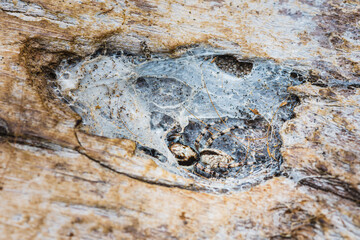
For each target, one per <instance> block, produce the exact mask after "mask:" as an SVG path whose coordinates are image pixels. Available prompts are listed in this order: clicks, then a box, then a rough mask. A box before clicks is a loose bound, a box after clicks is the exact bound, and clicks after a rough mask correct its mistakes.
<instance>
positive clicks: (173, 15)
mask: <svg viewBox="0 0 360 240" xmlns="http://www.w3.org/2000/svg"><path fill="white" fill-rule="evenodd" d="M0 9H1V10H0V102H1V104H0V201H1V207H0V232H1V234H0V238H1V239H149V238H150V239H208V238H210V239H226V238H229V239H230V238H239V239H282V238H294V239H324V238H327V239H358V238H360V208H359V204H360V189H359V186H360V176H359V170H360V88H359V87H360V75H359V72H360V64H359V61H360V53H359V52H360V37H359V36H360V29H359V23H358V19H360V13H359V12H360V5H359V3H358V1H351V0H349V1H337V0H331V1H306V0H303V1H285V0H283V1H265V2H259V1H208V0H206V1H205V0H204V1H184V2H178V1H155V0H148V1H145V0H132V1H115V0H104V1H90V0H84V1H73V0H65V1H57V0H27V1H19V0H18V1H12V0H1V1H0ZM142 42H145V43H146V45H147V47H148V49H149V50H150V51H152V52H171V51H173V50H175V49H177V51H176V52H174V54H176V53H179V52H181V49H182V47H183V46H186V45H194V44H208V45H211V46H213V47H218V48H224V49H229V50H237V51H239V52H241V54H242V57H243V58H244V59H252V58H256V59H273V60H274V61H276V62H278V63H279V64H286V65H289V66H295V67H297V68H298V69H299V71H310V72H311V78H310V80H309V81H307V82H306V83H304V84H302V85H299V86H296V87H291V88H290V89H289V91H290V92H292V93H293V94H296V95H297V96H298V97H299V99H300V101H301V104H300V105H299V106H298V107H296V109H295V113H296V116H295V118H293V119H292V120H290V121H288V122H286V123H285V125H284V126H283V129H282V131H281V136H282V141H283V146H282V150H281V151H282V154H283V158H284V163H283V165H282V170H283V173H284V174H282V176H279V177H274V178H272V179H270V180H268V181H266V182H264V183H262V184H260V185H257V186H255V187H252V188H251V189H248V190H246V191H241V192H232V193H227V194H209V193H205V192H203V191H201V189H198V187H197V185H196V184H195V182H194V180H193V179H187V178H184V177H181V176H178V175H175V174H172V173H170V172H168V171H166V170H165V169H163V168H161V167H160V166H158V165H157V164H156V163H155V162H154V161H153V160H151V159H150V158H145V157H139V156H137V155H134V152H135V148H136V144H135V143H134V142H132V141H130V140H126V139H107V138H104V137H99V136H93V135H89V134H87V133H84V132H82V131H80V130H79V129H78V128H77V126H78V124H79V120H80V118H79V116H78V115H77V114H75V113H74V112H73V111H72V110H71V109H70V108H69V107H68V106H66V105H65V104H64V103H63V102H61V101H60V100H58V99H57V98H56V97H55V95H54V94H53V92H52V91H51V90H50V89H51V86H50V85H49V82H51V80H53V79H54V77H55V76H54V73H53V70H54V69H55V68H56V67H57V66H58V64H59V63H60V61H61V60H63V59H65V58H74V59H76V58H82V57H85V56H87V55H89V54H93V53H94V52H95V51H97V50H99V49H105V50H106V49H119V48H121V49H125V50H128V51H132V52H141V51H144V49H143V48H142V47H141V46H142ZM334 82H335V83H334Z"/></svg>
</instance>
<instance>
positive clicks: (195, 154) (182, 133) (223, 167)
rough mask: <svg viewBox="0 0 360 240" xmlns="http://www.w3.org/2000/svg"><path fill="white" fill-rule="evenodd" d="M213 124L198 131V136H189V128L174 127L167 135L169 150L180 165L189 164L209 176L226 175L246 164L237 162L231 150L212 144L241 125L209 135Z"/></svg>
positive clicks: (202, 174)
mask: <svg viewBox="0 0 360 240" xmlns="http://www.w3.org/2000/svg"><path fill="white" fill-rule="evenodd" d="M213 126H214V124H209V125H207V126H206V127H205V128H203V129H202V131H200V133H199V132H198V135H197V137H196V136H192V137H189V136H188V135H187V133H188V132H187V129H185V130H181V129H179V128H174V129H173V131H171V132H170V134H169V135H168V136H167V138H168V141H169V142H170V144H169V150H170V151H171V152H172V153H173V155H174V156H175V158H176V159H177V161H178V164H179V165H180V166H187V169H189V170H191V171H193V172H194V173H197V174H199V175H201V176H204V177H207V178H221V177H226V176H227V175H228V174H229V173H230V172H232V171H233V170H234V169H235V168H238V167H241V166H242V165H244V164H243V163H244V161H241V162H237V161H235V160H234V158H233V157H232V156H231V155H230V154H228V153H229V150H227V151H226V149H224V148H218V147H212V145H213V142H214V140H216V139H217V138H219V137H221V136H224V135H226V134H229V132H230V131H232V130H234V129H238V128H239V127H238V126H232V127H231V128H227V129H225V130H223V131H220V132H217V133H214V134H212V135H211V134H210V136H209V132H210V128H213ZM199 130H201V129H199ZM189 131H190V132H193V131H194V128H191V129H189ZM185 139H186V140H185ZM190 146H192V147H193V148H192V147H190ZM220 149H221V150H220Z"/></svg>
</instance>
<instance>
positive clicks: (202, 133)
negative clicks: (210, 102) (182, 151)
mask: <svg viewBox="0 0 360 240" xmlns="http://www.w3.org/2000/svg"><path fill="white" fill-rule="evenodd" d="M211 127H212V125H211V124H207V125H206V126H205V127H204V129H203V130H202V131H201V133H200V134H199V136H198V137H197V138H196V139H195V143H194V146H195V149H196V150H197V151H199V149H200V142H201V140H202V139H203V137H204V136H205V134H206V133H207V132H209V133H210V134H211V135H213V133H212V132H211V131H210V130H209V128H211Z"/></svg>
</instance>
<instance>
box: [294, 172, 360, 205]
mask: <svg viewBox="0 0 360 240" xmlns="http://www.w3.org/2000/svg"><path fill="white" fill-rule="evenodd" d="M299 183H300V184H301V185H306V186H308V187H311V188H314V189H317V190H322V191H324V192H329V193H332V194H335V195H337V196H339V197H341V198H345V199H347V200H350V201H353V202H355V203H357V204H360V192H359V190H358V189H356V188H354V187H352V186H351V185H350V184H349V183H346V182H344V181H341V180H339V179H337V178H327V177H321V176H319V177H305V178H303V179H301V180H300V181H299Z"/></svg>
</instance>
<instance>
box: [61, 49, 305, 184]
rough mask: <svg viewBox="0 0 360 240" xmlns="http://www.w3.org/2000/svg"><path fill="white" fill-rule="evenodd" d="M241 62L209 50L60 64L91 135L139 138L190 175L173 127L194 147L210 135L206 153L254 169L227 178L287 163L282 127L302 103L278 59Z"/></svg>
mask: <svg viewBox="0 0 360 240" xmlns="http://www.w3.org/2000/svg"><path fill="white" fill-rule="evenodd" d="M229 56H230V57H229ZM224 62H225V63H226V62H227V63H228V65H226V64H224ZM237 63H239V62H238V61H237V60H236V59H235V60H234V57H231V55H229V53H228V52H224V51H220V50H213V49H212V50H209V49H206V48H197V49H192V50H190V51H188V52H187V53H185V54H183V55H182V56H181V57H178V58H170V57H167V56H166V55H154V56H152V59H150V60H147V59H145V58H143V57H141V56H134V55H129V54H124V53H122V52H120V53H119V54H113V55H99V56H90V57H88V58H86V59H84V60H83V61H80V62H77V63H75V64H69V63H67V62H66V61H64V62H63V63H62V64H61V66H60V68H59V70H58V71H57V76H58V77H57V85H58V89H56V91H57V92H58V93H59V95H60V96H61V97H62V98H64V99H66V101H67V102H68V104H69V105H70V106H71V107H72V108H73V110H74V111H75V112H77V113H78V114H79V115H80V116H81V117H82V119H83V126H82V128H83V129H84V130H86V131H88V132H90V133H92V134H96V135H101V136H106V137H110V138H129V139H132V140H134V141H136V142H138V143H139V145H141V147H140V148H139V149H143V150H145V152H154V151H146V150H148V149H152V150H155V152H156V154H155V155H156V156H158V159H159V160H161V161H163V162H165V163H166V166H168V168H169V170H171V171H174V172H176V173H179V174H182V175H189V174H188V173H187V171H185V172H184V171H183V170H182V169H181V168H178V164H177V161H176V159H175V157H174V156H173V154H172V153H171V152H170V151H169V148H168V147H169V144H170V142H169V141H168V135H169V133H174V129H177V130H176V134H178V135H179V136H180V138H181V139H182V140H181V141H182V144H184V145H187V146H190V147H192V148H193V149H195V146H194V143H195V140H196V138H197V137H198V136H199V134H200V135H201V134H203V135H204V136H203V137H202V139H203V140H202V142H201V144H200V145H201V149H203V148H216V149H218V150H221V151H223V152H225V153H227V154H229V155H230V156H231V157H233V158H234V161H236V162H241V161H243V162H244V163H246V164H247V166H245V167H243V168H241V169H236V168H235V169H232V170H231V171H230V174H228V175H227V176H224V177H228V178H229V177H231V178H234V179H243V178H246V177H248V176H250V175H256V174H259V173H266V174H272V173H273V172H274V171H275V170H276V169H277V168H278V167H279V161H281V159H280V158H281V155H280V153H279V148H280V146H281V140H280V137H279V133H278V132H279V129H280V127H281V125H282V124H283V123H284V122H285V121H286V120H288V119H290V118H291V115H292V109H293V107H294V105H295V104H296V99H294V98H293V97H291V96H290V95H289V93H288V92H287V88H288V87H289V86H291V85H297V84H300V82H299V80H297V79H294V78H291V77H290V75H291V72H292V69H290V68H287V67H283V66H280V65H277V64H275V63H274V62H272V61H265V60H256V61H251V62H249V61H248V62H243V66H245V68H247V69H246V70H248V72H241V71H240V70H241V68H240V67H241V66H240V65H239V66H240V67H239V66H237V65H236V64H237ZM232 128H236V129H232ZM204 129H205V130H204ZM209 139H212V140H209ZM209 141H210V142H211V144H209ZM201 149H200V150H201ZM200 150H198V151H200ZM153 155H154V154H153ZM174 166H175V167H174ZM187 170H189V171H190V172H191V173H193V174H190V175H191V176H192V177H197V175H196V171H194V169H187ZM266 174H265V175H266Z"/></svg>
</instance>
